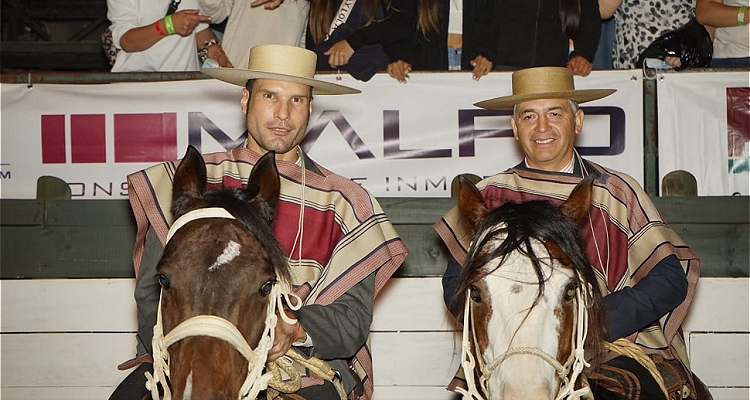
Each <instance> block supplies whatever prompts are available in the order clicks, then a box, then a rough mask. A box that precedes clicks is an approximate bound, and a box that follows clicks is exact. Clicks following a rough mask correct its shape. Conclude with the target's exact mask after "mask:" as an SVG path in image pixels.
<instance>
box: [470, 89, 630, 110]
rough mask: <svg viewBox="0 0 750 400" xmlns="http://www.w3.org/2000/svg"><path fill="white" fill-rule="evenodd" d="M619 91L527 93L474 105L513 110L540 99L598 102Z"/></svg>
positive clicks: (588, 90) (587, 90)
mask: <svg viewBox="0 0 750 400" xmlns="http://www.w3.org/2000/svg"><path fill="white" fill-rule="evenodd" d="M616 91H617V89H581V90H564V91H559V92H546V93H526V94H519V95H513V96H502V97H496V98H494V99H489V100H483V101H480V102H478V103H474V105H475V106H477V107H480V108H486V109H488V110H512V109H513V106H515V105H516V104H518V103H522V102H524V101H529V100H539V99H568V100H574V101H576V102H577V103H585V102H587V101H593V100H598V99H601V98H603V97H607V96H609V95H610V94H612V93H614V92H616Z"/></svg>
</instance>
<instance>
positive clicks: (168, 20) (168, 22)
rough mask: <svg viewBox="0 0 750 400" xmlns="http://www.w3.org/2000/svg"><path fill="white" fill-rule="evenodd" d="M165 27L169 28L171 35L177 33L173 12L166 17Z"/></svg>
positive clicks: (168, 31)
mask: <svg viewBox="0 0 750 400" xmlns="http://www.w3.org/2000/svg"><path fill="white" fill-rule="evenodd" d="M164 27H165V28H167V33H168V34H170V35H174V34H175V33H177V32H175V31H174V25H172V15H171V14H170V15H167V16H166V17H164Z"/></svg>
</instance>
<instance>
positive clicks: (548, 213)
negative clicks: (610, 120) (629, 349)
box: [456, 179, 604, 399]
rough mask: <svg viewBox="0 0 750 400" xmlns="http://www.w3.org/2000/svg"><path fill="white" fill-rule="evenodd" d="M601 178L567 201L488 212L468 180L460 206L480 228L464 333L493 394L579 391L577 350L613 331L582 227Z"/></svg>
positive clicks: (460, 293)
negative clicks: (607, 330) (608, 329)
mask: <svg viewBox="0 0 750 400" xmlns="http://www.w3.org/2000/svg"><path fill="white" fill-rule="evenodd" d="M592 182H593V181H592V179H586V180H584V181H583V182H581V184H579V185H578V186H577V187H576V188H575V189H574V190H573V192H572V193H571V195H570V197H569V198H568V200H567V201H566V202H565V203H564V204H563V205H562V206H561V207H556V206H554V205H552V204H551V203H549V202H547V201H530V202H525V203H520V204H518V203H506V204H504V205H502V206H500V207H498V208H497V209H495V210H488V209H487V207H486V206H485V203H484V199H483V198H482V196H481V194H480V192H479V191H478V190H477V188H476V187H475V186H474V185H473V184H472V183H471V182H469V181H467V180H462V181H461V186H460V191H459V198H458V206H459V209H460V211H461V213H462V215H463V218H464V220H465V222H466V223H467V224H468V226H469V227H470V229H471V231H472V232H473V233H474V235H473V240H472V245H471V248H470V250H469V253H468V254H467V258H466V260H465V262H464V268H463V270H462V274H461V278H460V282H459V285H458V288H457V290H456V295H457V297H456V300H457V301H459V302H467V303H468V304H465V307H466V308H465V311H466V312H465V314H464V315H465V317H464V323H465V325H466V329H465V330H464V332H465V335H468V336H471V342H473V343H474V344H473V348H471V349H468V350H467V351H468V353H467V356H466V357H467V359H468V360H470V362H471V363H473V362H474V359H475V357H476V361H477V365H478V367H479V368H476V369H474V368H473V366H472V369H474V371H475V373H476V375H477V376H479V380H480V385H479V386H480V387H481V388H482V391H484V392H485V395H486V396H488V397H489V398H492V399H554V398H555V396H556V395H557V394H558V392H559V391H560V390H561V387H563V389H564V390H573V385H567V384H566V380H567V379H570V378H571V375H572V376H573V379H575V377H576V376H577V375H578V373H580V369H582V364H583V363H582V355H581V356H580V357H579V359H580V361H576V359H575V357H573V354H574V350H575V349H576V348H579V347H580V353H582V352H583V347H584V345H585V346H589V345H590V344H592V343H596V344H598V343H599V342H600V341H601V340H602V338H603V332H602V327H603V326H604V325H603V321H604V320H603V305H602V302H601V297H600V295H599V293H598V291H597V290H595V289H594V288H595V287H596V284H595V277H594V272H593V268H592V267H591V266H590V263H589V261H588V259H587V257H586V252H585V250H584V249H585V248H584V245H583V240H582V238H581V234H580V231H579V226H578V225H577V224H576V222H577V221H582V220H585V218H586V216H587V215H588V210H589V208H590V204H591V190H592ZM592 289H593V290H592ZM584 317H585V318H584ZM584 322H587V324H585V323H584ZM586 326H589V329H586ZM468 332H472V333H471V334H469V333H468ZM585 334H588V337H587V339H583V338H582V337H581V335H585ZM584 337H585V336H584ZM584 340H585V342H586V343H585V344H584V343H583V342H584ZM464 341H465V342H466V341H467V338H464ZM471 352H473V353H474V354H473V355H472V354H471ZM464 366H465V367H466V366H467V364H466V363H464ZM466 369H468V368H466ZM574 369H577V370H578V371H577V372H575V373H574V372H573V370H574ZM470 374H471V372H469V371H467V375H470ZM467 378H469V380H470V381H471V382H470V383H473V376H471V377H467ZM574 384H575V382H574Z"/></svg>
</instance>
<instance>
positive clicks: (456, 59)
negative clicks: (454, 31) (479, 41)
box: [448, 47, 461, 71]
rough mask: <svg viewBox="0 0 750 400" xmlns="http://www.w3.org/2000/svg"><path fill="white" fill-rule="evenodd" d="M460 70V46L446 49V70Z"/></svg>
mask: <svg viewBox="0 0 750 400" xmlns="http://www.w3.org/2000/svg"><path fill="white" fill-rule="evenodd" d="M460 70H461V48H460V47H456V48H454V49H451V48H449V49H448V71H460Z"/></svg>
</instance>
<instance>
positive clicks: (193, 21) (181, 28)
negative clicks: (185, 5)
mask: <svg viewBox="0 0 750 400" xmlns="http://www.w3.org/2000/svg"><path fill="white" fill-rule="evenodd" d="M201 22H211V17H209V16H208V15H200V13H199V12H198V10H180V11H177V12H176V13H174V14H172V26H174V31H175V33H177V34H178V35H180V36H189V35H190V34H191V33H193V30H195V27H196V26H198V24H200V23H201Z"/></svg>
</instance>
